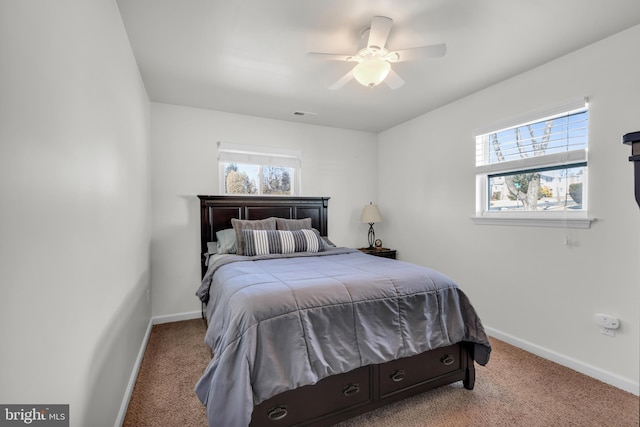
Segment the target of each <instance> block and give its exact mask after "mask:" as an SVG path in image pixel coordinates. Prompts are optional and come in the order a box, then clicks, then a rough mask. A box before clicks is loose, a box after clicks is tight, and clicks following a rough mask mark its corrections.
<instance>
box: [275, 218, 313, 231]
mask: <svg viewBox="0 0 640 427" xmlns="http://www.w3.org/2000/svg"><path fill="white" fill-rule="evenodd" d="M276 230H288V231H294V230H311V218H303V219H285V218H276Z"/></svg>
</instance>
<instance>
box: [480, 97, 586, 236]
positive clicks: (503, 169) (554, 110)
mask: <svg viewBox="0 0 640 427" xmlns="http://www.w3.org/2000/svg"><path fill="white" fill-rule="evenodd" d="M579 110H586V111H589V105H588V99H587V98H584V97H581V98H576V99H572V100H569V101H567V102H564V103H562V104H558V105H555V106H552V107H547V108H544V109H539V110H536V111H533V112H530V113H527V114H524V115H520V116H517V117H513V118H510V119H507V120H503V121H501V122H500V123H495V124H493V125H490V126H486V127H483V128H482V129H478V130H476V131H475V132H474V143H475V146H476V173H475V177H476V214H475V216H474V217H472V221H473V222H474V223H475V224H479V225H516V226H518V225H519V226H533V227H559V228H589V227H590V226H591V222H593V221H595V218H590V217H589V215H588V209H589V204H588V197H587V195H588V188H589V185H588V159H587V157H588V133H587V147H586V148H584V149H576V150H571V151H567V152H563V153H551V154H545V155H543V156H539V157H531V158H528V159H525V160H520V159H517V160H510V161H505V162H495V163H488V162H487V163H485V162H484V161H479V160H478V156H479V154H478V152H479V151H481V150H479V142H478V139H479V138H481V136H483V135H487V134H491V133H498V132H500V131H502V130H505V129H511V128H515V127H520V126H526V125H527V124H533V123H539V122H543V121H545V120H548V119H550V118H552V117H554V116H555V117H558V116H561V115H566V114H567V113H571V112H577V111H579ZM486 149H487V147H483V150H486ZM482 155H483V156H484V155H486V153H485V152H484V151H482ZM499 163H500V164H499ZM572 165H577V166H584V169H583V171H584V176H583V184H584V189H583V204H584V206H585V208H584V209H581V210H579V211H568V210H562V211H499V210H490V209H489V204H490V201H489V180H490V177H492V176H493V177H495V176H497V175H498V176H499V175H505V174H508V173H527V172H533V171H536V170H540V169H545V168H553V169H562V168H564V167H566V168H571V167H572Z"/></svg>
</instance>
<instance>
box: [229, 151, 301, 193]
mask: <svg viewBox="0 0 640 427" xmlns="http://www.w3.org/2000/svg"><path fill="white" fill-rule="evenodd" d="M223 163H244V164H254V165H262V166H264V165H269V166H281V167H288V168H292V169H293V170H294V174H293V181H294V187H293V194H292V195H293V196H299V195H301V194H302V177H301V175H302V151H300V150H289V149H285V148H275V147H263V146H255V145H246V144H232V143H228V142H218V176H219V178H218V191H219V192H220V194H226V193H225V188H224V168H222V167H221V166H220V165H221V164H223ZM246 196H252V195H251V194H246ZM255 196H269V194H255ZM274 197H275V195H274Z"/></svg>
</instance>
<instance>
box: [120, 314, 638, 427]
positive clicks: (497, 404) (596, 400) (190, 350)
mask: <svg viewBox="0 0 640 427" xmlns="http://www.w3.org/2000/svg"><path fill="white" fill-rule="evenodd" d="M204 332H205V327H204V323H203V321H202V320H188V321H184V322H176V323H168V324H163V325H155V326H154V327H153V329H152V331H151V337H150V338H149V344H148V346H147V351H146V353H145V356H144V360H143V362H142V367H141V368H140V374H139V375H138V380H137V382H136V385H135V388H134V391H133V394H132V397H131V402H130V404H129V409H128V411H127V415H126V418H125V422H124V425H125V426H206V424H207V422H206V416H205V411H204V408H203V406H202V405H201V404H200V401H199V400H198V398H197V397H196V395H195V394H194V392H193V387H194V385H195V383H196V381H197V380H198V378H199V377H200V375H201V374H202V372H203V371H204V369H205V367H206V366H207V364H208V362H209V360H210V352H209V349H208V348H207V347H206V345H205V344H204V343H203V339H204ZM491 344H492V346H493V352H492V354H491V361H490V362H489V364H488V365H487V366H486V367H482V366H478V367H477V369H476V387H475V389H474V390H473V391H469V390H466V389H464V388H463V387H462V384H461V383H458V384H453V385H450V386H445V387H441V388H439V389H437V390H432V391H429V392H426V393H423V394H421V395H419V396H415V397H413V398H410V399H407V400H404V401H402V402H398V403H394V404H391V405H389V406H386V407H383V408H380V409H378V410H375V411H373V412H369V413H367V414H364V415H361V416H359V417H356V418H353V419H350V420H348V421H345V422H342V423H340V424H338V426H340V427H405V426H407V427H409V426H412V427H427V426H428V427H449V426H450V427H459V426H478V427H487V426H527V427H536V426H545V427H546V426H581V427H582V426H593V427H596V426H597V427H604V426H606V427H616V426H621V427H623V426H624V427H626V426H638V425H639V422H638V417H639V405H640V399H639V398H638V397H637V396H635V395H633V394H630V393H626V392H624V391H621V390H619V389H617V388H615V387H611V386H609V385H606V384H604V383H602V382H599V381H597V380H594V379H592V378H589V377H587V376H584V375H582V374H579V373H577V372H575V371H573V370H571V369H568V368H565V367H562V366H560V365H557V364H555V363H552V362H549V361H547V360H544V359H541V358H539V357H537V356H534V355H532V354H530V353H527V352H525V351H522V350H520V349H518V348H515V347H513V346H510V345H508V344H506V343H504V342H502V341H498V340H496V339H491ZM521 366H525V367H526V368H525V369H523V370H520V368H519V367H521ZM216 427H224V426H216Z"/></svg>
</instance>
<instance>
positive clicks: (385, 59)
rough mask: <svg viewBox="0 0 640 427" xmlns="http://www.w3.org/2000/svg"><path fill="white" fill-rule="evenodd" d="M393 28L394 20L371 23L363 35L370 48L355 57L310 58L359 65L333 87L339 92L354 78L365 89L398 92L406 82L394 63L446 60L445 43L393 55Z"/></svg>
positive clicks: (329, 55) (379, 18)
mask: <svg viewBox="0 0 640 427" xmlns="http://www.w3.org/2000/svg"><path fill="white" fill-rule="evenodd" d="M392 24H393V20H392V19H391V18H387V17H385V16H374V17H373V19H372V20H371V27H369V28H367V29H365V30H364V31H363V32H362V34H363V37H364V36H365V35H366V33H367V32H368V33H369V37H368V40H367V45H366V47H364V48H363V49H360V50H359V51H358V53H356V54H355V55H342V54H335V53H317V52H310V53H309V54H308V55H309V56H312V57H318V58H324V59H330V60H335V61H348V62H357V64H356V66H355V67H353V69H352V70H351V71H349V72H348V73H347V74H345V75H344V76H343V77H342V78H340V79H339V80H338V81H337V82H335V83H334V84H332V85H331V86H329V89H332V90H335V89H339V88H341V87H342V86H344V85H345V84H347V83H348V82H350V81H351V80H352V79H354V78H355V79H356V80H357V81H358V83H360V84H362V85H363V86H368V87H374V86H377V85H379V84H380V83H382V82H383V81H384V82H385V83H386V84H387V85H388V86H389V87H390V88H391V89H397V88H399V87H400V86H402V85H403V84H404V80H402V78H400V76H399V75H398V74H397V73H396V72H395V71H393V70H392V69H391V64H392V63H394V62H401V61H411V60H414V59H424V58H438V57H441V56H444V54H445V53H446V52H447V46H446V45H445V44H444V43H443V44H434V45H429V46H420V47H414V48H409V49H402V50H396V51H392V52H390V51H389V50H388V49H387V48H386V47H385V45H386V44H387V38H388V37H389V32H390V31H391V25H392Z"/></svg>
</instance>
